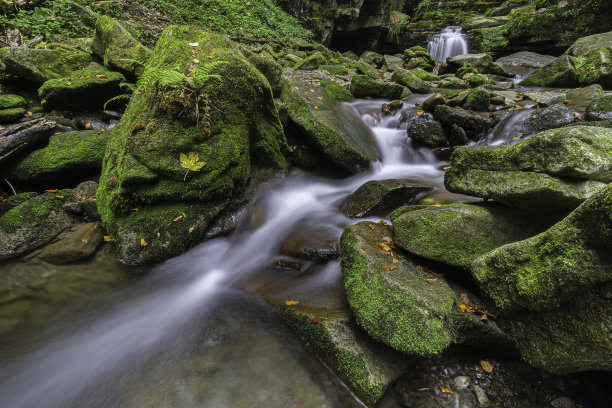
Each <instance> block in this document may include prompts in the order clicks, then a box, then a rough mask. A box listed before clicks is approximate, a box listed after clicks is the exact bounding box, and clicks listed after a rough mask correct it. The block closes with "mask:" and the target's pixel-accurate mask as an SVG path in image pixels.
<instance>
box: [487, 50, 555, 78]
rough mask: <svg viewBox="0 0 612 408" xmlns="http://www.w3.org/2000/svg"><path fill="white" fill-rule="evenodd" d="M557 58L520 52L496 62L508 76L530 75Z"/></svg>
mask: <svg viewBox="0 0 612 408" xmlns="http://www.w3.org/2000/svg"><path fill="white" fill-rule="evenodd" d="M556 59H557V57H553V56H551V55H542V54H537V53H535V52H530V51H520V52H516V53H514V54H510V55H507V56H505V57H502V58H499V59H498V60H496V61H495V62H496V63H497V64H499V65H500V66H501V68H502V69H503V70H504V72H505V73H506V75H520V74H528V73H531V72H533V71H535V70H536V69H538V68H541V67H543V66H545V65H548V64H550V63H551V62H553V61H554V60H556Z"/></svg>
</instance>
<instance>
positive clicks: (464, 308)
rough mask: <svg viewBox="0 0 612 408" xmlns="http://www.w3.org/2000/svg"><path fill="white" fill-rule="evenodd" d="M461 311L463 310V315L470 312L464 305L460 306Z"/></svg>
mask: <svg viewBox="0 0 612 408" xmlns="http://www.w3.org/2000/svg"><path fill="white" fill-rule="evenodd" d="M459 309H461V311H462V312H463V313H467V312H468V311H469V310H470V309H469V308H468V307H467V305H464V304H463V303H462V304H460V305H459Z"/></svg>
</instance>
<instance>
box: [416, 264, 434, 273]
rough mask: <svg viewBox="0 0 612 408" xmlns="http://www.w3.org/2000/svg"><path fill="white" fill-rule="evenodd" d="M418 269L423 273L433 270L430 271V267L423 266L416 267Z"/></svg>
mask: <svg viewBox="0 0 612 408" xmlns="http://www.w3.org/2000/svg"><path fill="white" fill-rule="evenodd" d="M416 268H417V269H418V270H419V271H423V272H431V269H429V268H428V267H426V266H423V265H417V266H416Z"/></svg>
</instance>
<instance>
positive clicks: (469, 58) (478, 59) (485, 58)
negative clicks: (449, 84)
mask: <svg viewBox="0 0 612 408" xmlns="http://www.w3.org/2000/svg"><path fill="white" fill-rule="evenodd" d="M446 63H447V64H448V67H447V70H448V72H457V71H458V70H459V69H461V67H463V66H466V65H469V66H470V67H473V68H475V69H476V70H478V72H479V73H481V74H494V75H505V74H504V70H503V69H502V68H501V66H500V65H498V64H496V63H495V62H493V57H491V56H490V55H489V54H461V55H456V56H454V57H449V58H447V59H446Z"/></svg>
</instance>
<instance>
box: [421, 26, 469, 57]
mask: <svg viewBox="0 0 612 408" xmlns="http://www.w3.org/2000/svg"><path fill="white" fill-rule="evenodd" d="M427 52H429V53H430V54H431V56H432V57H434V59H436V61H440V62H445V61H446V59H447V58H448V57H454V56H455V55H460V54H467V52H468V43H467V40H466V39H465V34H463V33H462V31H461V27H458V26H450V27H446V28H443V29H442V31H440V32H439V33H438V34H436V35H434V36H433V38H432V39H431V40H430V41H429V43H428V44H427Z"/></svg>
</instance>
